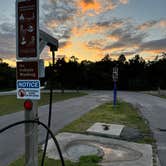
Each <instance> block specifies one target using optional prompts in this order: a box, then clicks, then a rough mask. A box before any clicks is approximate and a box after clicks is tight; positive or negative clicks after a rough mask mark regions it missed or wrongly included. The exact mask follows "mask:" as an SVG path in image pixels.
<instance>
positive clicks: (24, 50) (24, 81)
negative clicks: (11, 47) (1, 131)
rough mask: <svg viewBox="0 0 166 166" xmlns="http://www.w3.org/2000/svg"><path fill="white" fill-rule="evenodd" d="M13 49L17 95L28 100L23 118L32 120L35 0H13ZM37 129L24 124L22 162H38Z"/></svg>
mask: <svg viewBox="0 0 166 166" xmlns="http://www.w3.org/2000/svg"><path fill="white" fill-rule="evenodd" d="M16 53H17V55H16V59H17V98H18V99H28V101H30V102H32V109H31V110H25V120H35V119H38V104H37V100H39V99H40V81H39V72H38V70H39V69H38V61H39V0H16ZM26 108H27V107H25V109H26ZM37 133H38V129H37V124H25V165H26V166H38V136H37Z"/></svg>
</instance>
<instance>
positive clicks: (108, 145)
mask: <svg viewBox="0 0 166 166" xmlns="http://www.w3.org/2000/svg"><path fill="white" fill-rule="evenodd" d="M56 138H57V140H58V142H59V145H60V148H61V151H62V154H63V157H64V158H65V159H67V160H71V161H78V158H79V157H80V156H82V155H84V156H85V155H90V154H95V155H98V156H102V158H103V160H102V161H101V163H100V165H102V166H153V161H152V146H151V145H148V144H138V143H131V142H127V141H121V140H116V139H112V138H104V137H99V136H92V135H84V134H75V133H60V134H58V135H57V136H56ZM46 155H47V156H48V157H49V158H53V159H59V155H58V152H57V149H56V147H55V145H54V142H53V140H52V139H51V140H49V142H48V149H47V153H46Z"/></svg>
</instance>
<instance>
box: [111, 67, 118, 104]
mask: <svg viewBox="0 0 166 166" xmlns="http://www.w3.org/2000/svg"><path fill="white" fill-rule="evenodd" d="M112 78H113V82H114V89H113V98H114V101H113V104H114V106H116V101H117V89H116V82H117V80H118V67H117V66H115V67H113V73H112Z"/></svg>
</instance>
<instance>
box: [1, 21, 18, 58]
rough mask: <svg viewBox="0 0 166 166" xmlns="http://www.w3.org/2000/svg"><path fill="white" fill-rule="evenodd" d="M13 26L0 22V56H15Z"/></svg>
mask: <svg viewBox="0 0 166 166" xmlns="http://www.w3.org/2000/svg"><path fill="white" fill-rule="evenodd" d="M15 54H16V45H15V26H14V25H13V24H10V23H7V22H4V23H1V24H0V58H3V59H11V58H15V57H16V55H15Z"/></svg>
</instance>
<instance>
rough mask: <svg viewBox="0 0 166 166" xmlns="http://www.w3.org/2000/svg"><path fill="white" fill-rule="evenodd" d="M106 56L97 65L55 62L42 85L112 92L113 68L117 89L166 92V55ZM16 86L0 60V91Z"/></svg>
mask: <svg viewBox="0 0 166 166" xmlns="http://www.w3.org/2000/svg"><path fill="white" fill-rule="evenodd" d="M110 57H111V56H110V55H109V54H107V55H105V57H104V58H103V59H101V60H100V61H98V62H91V61H87V60H84V61H82V62H80V63H79V62H78V59H77V58H76V57H74V56H72V57H71V58H70V60H69V61H65V58H61V59H57V60H56V63H55V65H54V66H52V65H51V64H50V65H49V66H48V67H46V68H45V73H46V75H45V78H42V79H41V83H42V84H43V85H46V87H47V88H49V86H50V82H53V84H52V86H53V88H54V89H61V90H62V91H64V90H65V89H76V90H79V89H92V90H93V89H94V90H95V89H98V90H111V89H113V79H112V72H113V67H115V66H116V67H118V76H119V77H118V81H117V88H118V89H120V90H156V89H158V88H161V89H166V53H162V54H161V55H160V56H156V58H155V59H154V60H153V61H148V62H146V61H145V60H144V59H143V58H142V57H140V56H139V55H135V56H134V57H133V58H132V59H129V60H128V61H127V60H126V57H125V55H123V54H122V55H120V56H119V57H118V59H117V60H112V59H111V58H110ZM15 87H16V69H15V68H12V67H10V66H9V65H8V64H7V63H4V62H3V61H2V59H1V60H0V89H8V88H13V89H15Z"/></svg>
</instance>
